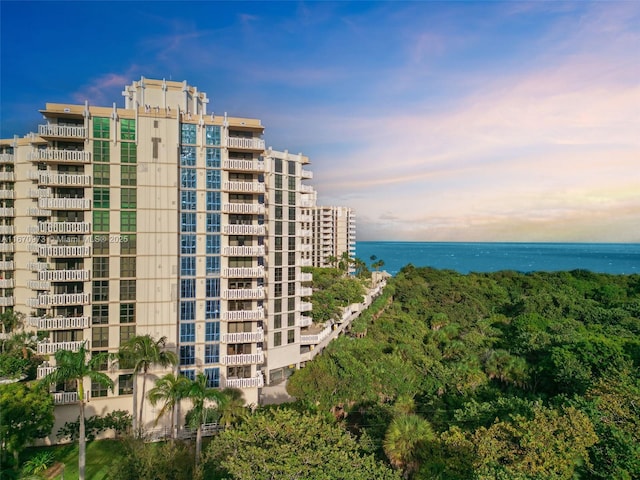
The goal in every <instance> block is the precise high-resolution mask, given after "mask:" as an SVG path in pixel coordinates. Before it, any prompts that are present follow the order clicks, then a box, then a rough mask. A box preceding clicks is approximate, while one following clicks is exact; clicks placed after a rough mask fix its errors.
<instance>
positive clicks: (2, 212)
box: [0, 207, 16, 217]
mask: <svg viewBox="0 0 640 480" xmlns="http://www.w3.org/2000/svg"><path fill="white" fill-rule="evenodd" d="M15 216H16V209H15V208H13V207H3V208H0V217H15Z"/></svg>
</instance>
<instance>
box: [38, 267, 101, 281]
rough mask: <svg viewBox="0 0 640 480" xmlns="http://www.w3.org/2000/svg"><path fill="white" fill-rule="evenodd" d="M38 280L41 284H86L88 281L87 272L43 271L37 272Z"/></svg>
mask: <svg viewBox="0 0 640 480" xmlns="http://www.w3.org/2000/svg"><path fill="white" fill-rule="evenodd" d="M38 280H41V281H43V282H86V281H88V280H90V275H89V270H43V271H41V272H38Z"/></svg>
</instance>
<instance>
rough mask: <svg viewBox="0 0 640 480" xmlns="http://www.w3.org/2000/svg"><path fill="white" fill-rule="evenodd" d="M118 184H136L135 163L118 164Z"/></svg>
mask: <svg viewBox="0 0 640 480" xmlns="http://www.w3.org/2000/svg"><path fill="white" fill-rule="evenodd" d="M120 184H121V185H128V186H135V185H137V184H138V171H137V169H136V166H135V165H121V166H120Z"/></svg>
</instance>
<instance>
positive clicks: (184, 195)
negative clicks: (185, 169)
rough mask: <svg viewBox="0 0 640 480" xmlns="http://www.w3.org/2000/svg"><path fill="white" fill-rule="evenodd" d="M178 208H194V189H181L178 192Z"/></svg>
mask: <svg viewBox="0 0 640 480" xmlns="http://www.w3.org/2000/svg"><path fill="white" fill-rule="evenodd" d="M180 208H181V209H182V210H195V209H196V191H195V190H182V191H181V192H180Z"/></svg>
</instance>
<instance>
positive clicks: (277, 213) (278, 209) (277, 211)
mask: <svg viewBox="0 0 640 480" xmlns="http://www.w3.org/2000/svg"><path fill="white" fill-rule="evenodd" d="M274 214H275V218H276V219H277V220H282V207H278V206H277V207H275V209H274Z"/></svg>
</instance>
